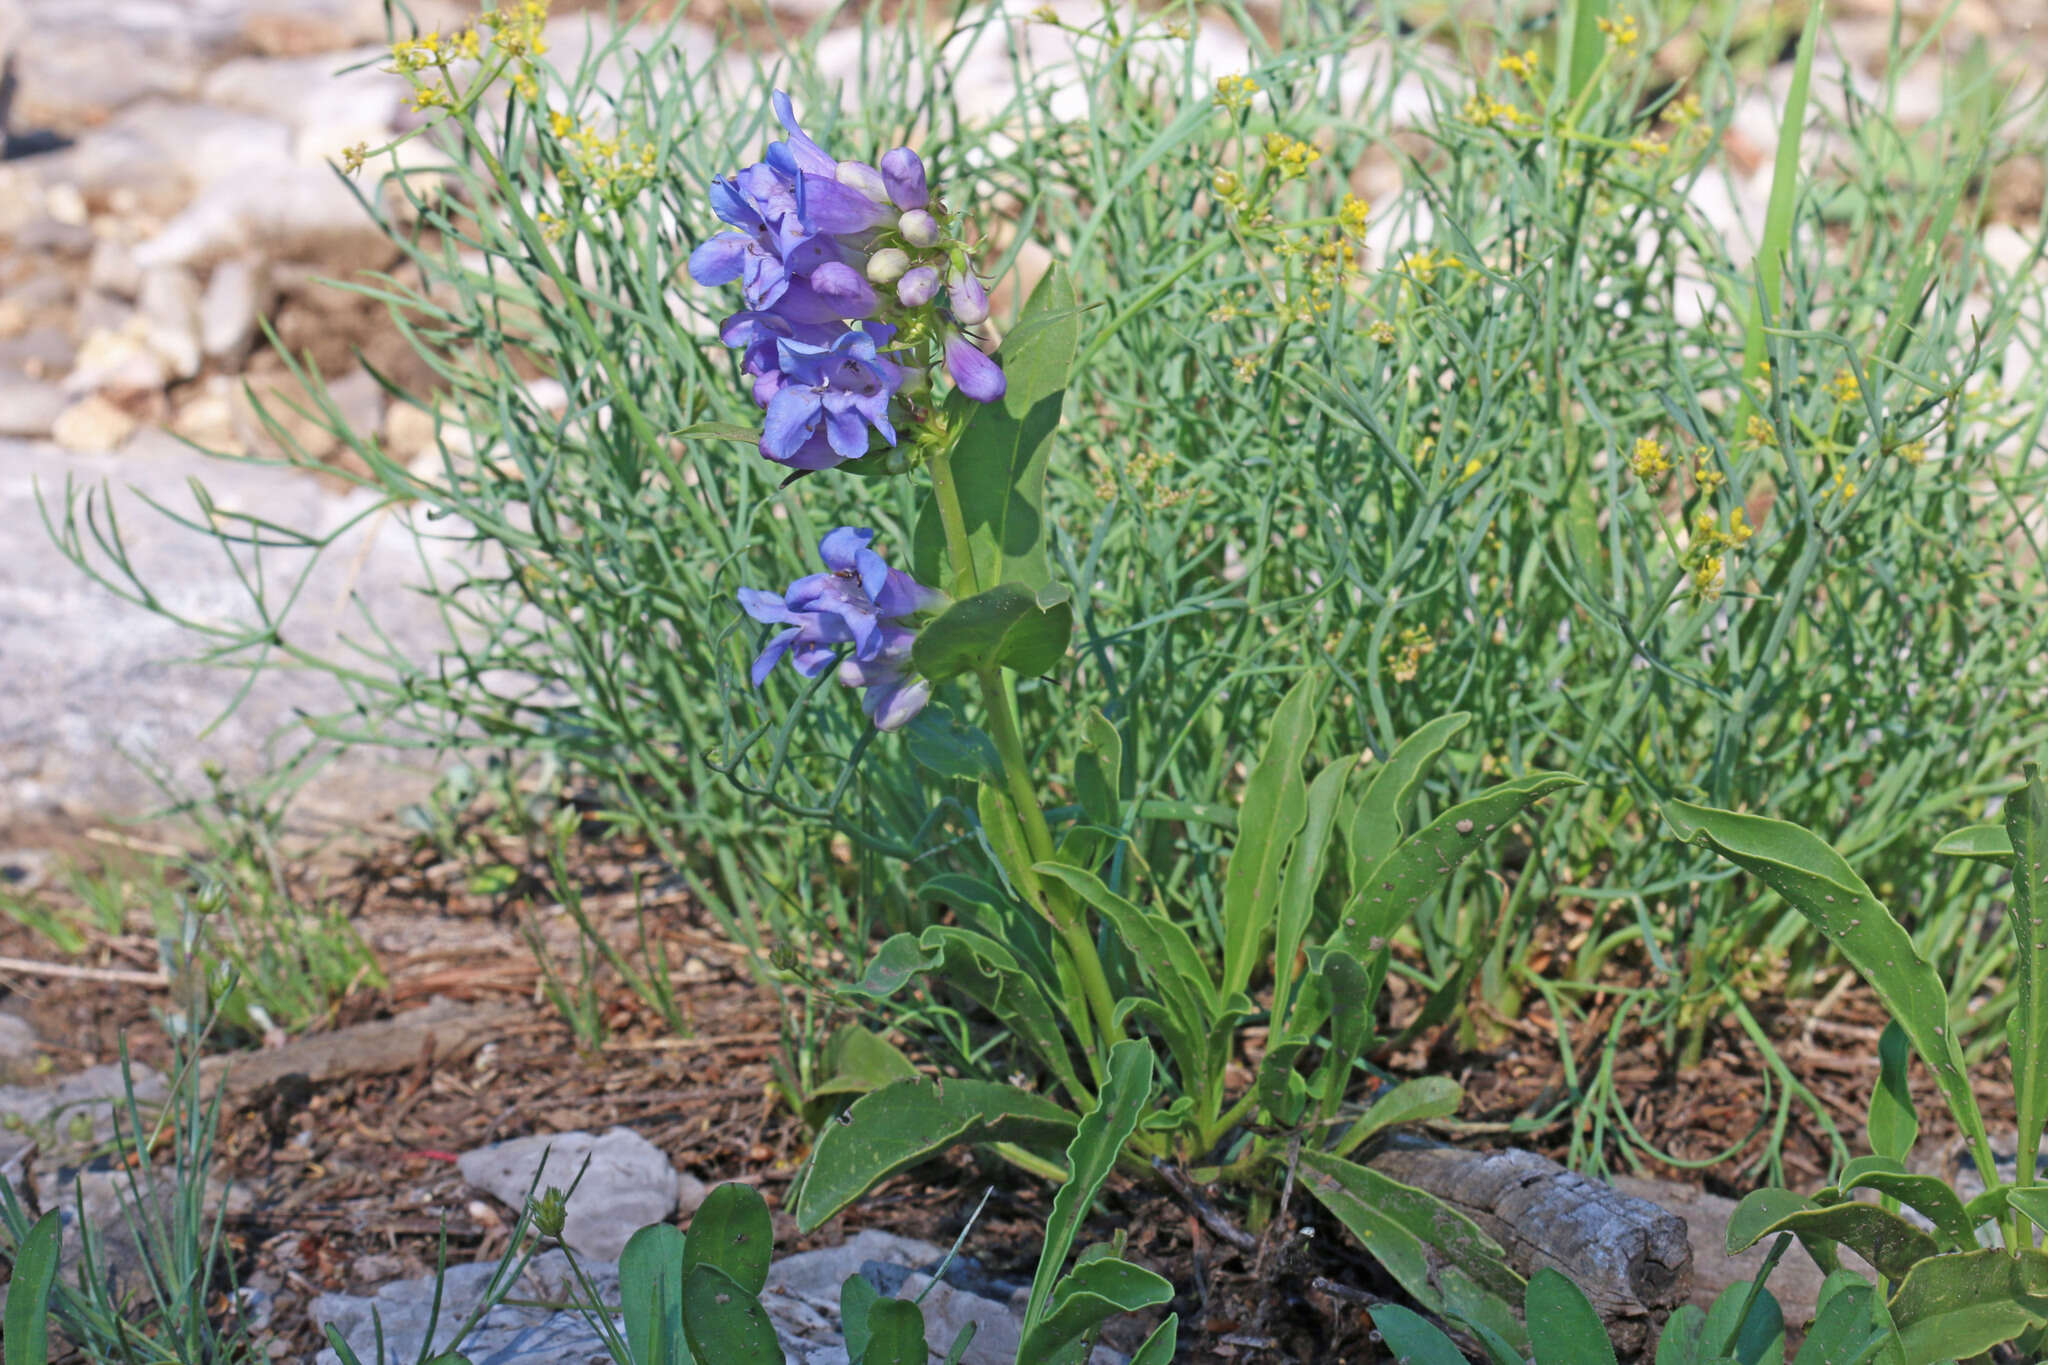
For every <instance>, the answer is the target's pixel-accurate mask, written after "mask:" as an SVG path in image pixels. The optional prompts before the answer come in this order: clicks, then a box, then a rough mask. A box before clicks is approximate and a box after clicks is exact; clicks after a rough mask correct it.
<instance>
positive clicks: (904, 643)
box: [739, 526, 945, 730]
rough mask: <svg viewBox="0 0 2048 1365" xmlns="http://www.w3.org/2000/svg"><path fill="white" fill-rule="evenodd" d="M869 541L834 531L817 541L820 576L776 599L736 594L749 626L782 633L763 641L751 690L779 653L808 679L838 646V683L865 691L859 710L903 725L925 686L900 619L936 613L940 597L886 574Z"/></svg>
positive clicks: (864, 535)
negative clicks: (914, 672)
mask: <svg viewBox="0 0 2048 1365" xmlns="http://www.w3.org/2000/svg"><path fill="white" fill-rule="evenodd" d="M874 538H875V533H874V532H873V531H870V530H868V529H867V528H866V527H859V526H841V527H840V528H838V529H837V530H835V531H832V532H830V533H829V534H827V535H826V537H825V538H824V539H823V540H821V541H819V542H818V557H819V558H820V559H822V560H823V561H824V562H825V572H824V573H817V574H811V575H809V576H808V577H805V578H799V579H798V580H797V581H796V582H794V583H792V584H790V585H789V590H788V591H787V592H784V593H781V594H779V595H778V594H776V593H772V592H761V591H759V590H757V589H754V588H742V589H740V592H739V601H740V606H741V607H742V608H743V609H744V610H745V611H746V613H747V615H749V616H751V617H753V618H754V619H755V620H756V621H759V622H761V623H762V624H764V625H781V626H787V627H788V629H786V630H783V631H780V632H778V633H777V634H775V635H774V636H773V637H772V638H770V639H769V641H768V644H767V646H766V647H765V648H763V649H762V651H761V653H760V655H759V657H757V658H756V659H755V660H754V667H753V670H752V675H751V676H752V678H753V682H754V686H756V687H759V686H760V685H761V684H762V683H763V682H765V681H766V680H767V677H768V675H769V673H771V672H773V671H774V668H775V665H776V664H778V663H780V662H781V661H782V659H783V657H784V656H785V655H787V656H789V658H790V661H791V664H792V665H793V666H794V667H795V669H796V671H797V672H798V673H800V674H802V675H803V676H804V677H806V678H815V677H817V676H818V675H819V674H821V673H823V672H824V671H825V669H826V668H827V667H829V666H830V665H831V663H832V660H833V659H834V658H835V657H837V653H838V647H839V646H842V645H851V646H853V649H852V651H851V653H849V654H848V655H847V657H846V658H845V659H844V660H843V661H842V662H841V664H840V668H839V680H840V681H841V682H842V683H844V684H845V685H846V686H848V687H859V688H864V689H866V690H867V695H866V696H865V697H864V698H862V702H861V706H862V709H863V710H864V711H866V712H867V714H868V716H869V717H870V718H871V719H873V720H874V722H875V724H876V725H877V726H879V727H880V728H882V729H884V730H894V729H899V728H901V727H902V726H904V725H906V724H908V723H909V722H910V720H911V718H912V717H913V716H915V715H916V714H917V713H918V712H919V711H920V710H921V709H923V707H924V704H925V702H926V701H927V700H928V699H929V698H930V696H931V684H930V683H928V682H926V681H925V680H924V679H922V678H913V677H912V676H911V675H910V671H909V669H910V653H911V647H912V645H913V643H914V642H915V640H916V638H917V637H916V632H915V631H913V630H912V629H911V628H910V627H909V626H907V625H904V624H902V622H903V619H904V618H905V617H910V616H915V615H917V614H918V613H920V612H928V611H935V610H937V609H938V608H939V607H940V606H941V605H943V604H944V602H945V598H944V597H943V596H942V595H941V594H939V593H936V592H934V591H932V590H931V589H930V588H927V587H925V586H924V585H923V584H921V583H919V582H918V581H917V580H916V579H914V578H912V577H911V576H910V575H909V574H907V573H904V572H903V571H902V570H901V569H892V568H890V567H889V565H888V563H887V562H886V561H885V560H884V559H883V558H882V557H881V556H880V555H879V554H876V553H875V552H874V551H873V550H871V549H869V548H868V545H869V542H871V541H872V540H874Z"/></svg>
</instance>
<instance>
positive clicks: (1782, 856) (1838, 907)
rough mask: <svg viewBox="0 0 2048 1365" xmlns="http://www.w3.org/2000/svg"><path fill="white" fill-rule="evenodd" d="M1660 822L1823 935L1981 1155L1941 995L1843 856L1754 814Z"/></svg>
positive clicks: (1701, 812) (1697, 809)
mask: <svg viewBox="0 0 2048 1365" xmlns="http://www.w3.org/2000/svg"><path fill="white" fill-rule="evenodd" d="M1664 818H1665V820H1666V821H1667V822H1669V824H1670V825H1671V827H1672V828H1673V829H1674V830H1676V831H1677V833H1678V836H1679V837H1680V838H1681V839H1685V840H1688V841H1690V842H1692V843H1696V844H1700V845H1702V846H1704V847H1708V848H1712V849H1713V850H1714V851H1715V852H1717V853H1719V854H1720V855H1721V856H1722V857H1724V858H1727V859H1728V860H1729V861H1731V862H1733V863H1735V864H1737V865H1738V866H1740V867H1742V868H1745V869H1747V870H1748V871H1750V872H1752V873H1754V874H1755V875H1756V876H1757V877H1759V878H1760V879H1761V880H1762V881H1763V883H1764V885H1766V886H1768V887H1770V888H1771V889H1772V890H1773V891H1776V892H1777V893H1778V894H1779V895H1780V896H1782V897H1784V899H1785V901H1786V903H1787V904H1789V905H1791V906H1792V907H1793V908H1794V909H1796V910H1797V911H1799V913H1800V914H1802V915H1804V916H1806V918H1807V919H1808V920H1809V921H1811V922H1812V923H1813V924H1814V925H1815V926H1816V927H1817V928H1818V929H1819V930H1820V931H1821V932H1822V933H1823V934H1825V935H1826V936H1827V938H1828V940H1829V941H1830V942H1831V943H1833V944H1834V945H1835V947H1836V948H1837V949H1839V950H1840V951H1841V953H1842V956H1844V957H1846V958H1847V959H1849V962H1850V965H1852V966H1854V967H1855V968H1856V970H1857V972H1858V973H1859V974H1860V975H1861V976H1862V977H1863V979H1864V980H1865V981H1866V982H1868V983H1869V984H1870V988H1871V989H1872V990H1874V991H1876V992H1877V996H1878V999H1879V1000H1881V1001H1882V1002H1883V1003H1884V1007H1885V1010H1886V1012H1888V1013H1889V1014H1890V1015H1891V1017H1892V1018H1893V1019H1896V1020H1897V1021H1898V1023H1899V1026H1900V1027H1901V1028H1903V1029H1904V1030H1905V1031H1906V1036H1907V1037H1908V1038H1910V1039H1912V1041H1913V1047H1914V1049H1915V1050H1916V1051H1918V1052H1919V1054H1920V1059H1921V1060H1922V1061H1924V1062H1925V1063H1927V1068H1928V1070H1930V1071H1932V1072H1933V1073H1934V1079H1935V1082H1936V1083H1937V1084H1938V1085H1940V1087H1941V1091H1942V1095H1943V1097H1944V1098H1946V1099H1947V1101H1948V1106H1949V1111H1950V1112H1951V1113H1952V1114H1953V1115H1954V1116H1955V1120H1956V1124H1957V1126H1958V1127H1960V1128H1961V1129H1962V1130H1963V1133H1964V1135H1965V1136H1967V1137H1968V1138H1969V1139H1970V1140H1971V1141H1972V1143H1973V1144H1975V1145H1977V1146H1978V1147H1982V1146H1983V1145H1984V1142H1985V1135H1984V1116H1983V1115H1982V1113H1980V1112H1979V1111H1978V1108H1977V1100H1976V1096H1975V1095H1973V1094H1972V1093H1971V1091H1970V1086H1969V1081H1968V1079H1967V1078H1966V1077H1965V1075H1964V1073H1963V1062H1962V1057H1961V1055H1960V1053H1959V1052H1958V1051H1957V1049H1956V1047H1955V1044H1954V1041H1953V1040H1952V1039H1951V1038H1950V1037H1949V1034H1948V992H1947V991H1946V990H1945V989H1943V987H1942V984H1941V978H1940V977H1939V976H1937V975H1936V974H1935V971H1934V968H1932V967H1930V966H1928V965H1927V961H1926V959H1924V958H1922V957H1921V956H1920V954H1919V952H1918V951H1917V950H1916V949H1915V948H1914V947H1913V940H1912V938H1911V936H1910V935H1908V934H1907V933H1906V931H1905V930H1904V929H1903V928H1901V927H1900V926H1899V922H1898V921H1897V920H1896V919H1893V918H1892V914H1891V912H1890V911H1889V910H1887V909H1885V908H1884V906H1883V905H1881V904H1880V903H1879V902H1878V899H1877V897H1875V896H1873V895H1871V893H1870V888H1869V887H1868V886H1865V885H1864V884H1863V879H1862V878H1861V877H1859V876H1857V875H1856V873H1855V871H1854V869H1852V868H1851V867H1850V866H1849V864H1848V863H1846V862H1844V861H1843V860H1842V857H1841V855H1840V854H1838V853H1836V852H1835V851H1834V850H1833V849H1831V848H1829V847H1828V846H1827V845H1826V844H1825V843H1823V842H1822V841H1821V840H1819V839H1817V838H1815V837H1814V836H1813V835H1811V834H1808V833H1807V832H1806V831H1805V830H1803V829H1800V828H1799V827H1798V826H1796V825H1788V824H1786V823H1785V822H1784V821H1782V820H1772V819H1768V818H1766V817H1764V816H1760V815H1737V814H1735V813H1734V812H1732V811H1722V810H1713V809H1710V808H1708V807H1705V806H1694V805H1689V804H1687V803H1686V802H1683V801H1673V802H1671V803H1669V804H1668V805H1667V806H1666V807H1665V808H1664Z"/></svg>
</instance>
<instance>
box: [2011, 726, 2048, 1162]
mask: <svg viewBox="0 0 2048 1365" xmlns="http://www.w3.org/2000/svg"><path fill="white" fill-rule="evenodd" d="M2026 775H2027V780H2026V783H2025V785H2024V786H2022V787H2021V788H2020V789H2019V790H2018V791H2016V792H2014V793H2013V794H2012V795H2011V796H2010V797H2008V798H2006V803H2005V833H2006V837H2007V839H2008V840H2009V841H2010V842H2011V844H2012V886H2011V888H2010V890H2009V892H2008V902H2007V905H2006V922H2007V923H2008V924H2009V925H2011V926H2012V938H2013V946H2014V948H2015V950H2016V951H2015V954H2014V957H2013V975H2015V976H2016V977H2018V978H2019V1003H2018V1004H2016V1005H2015V1006H2014V1007H2013V1011H2012V1013H2011V1014H2009V1015H2007V1016H2006V1019H2005V1037H2006V1043H2007V1046H2008V1047H2009V1049H2010V1051H2011V1054H2012V1080H2013V1101H2014V1104H2015V1106H2016V1107H2017V1108H2018V1109H2019V1128H2018V1131H2019V1148H2018V1150H2019V1153H2020V1160H2019V1166H2018V1168H2017V1169H2016V1170H2015V1171H2014V1173H2013V1174H2014V1183H2015V1184H2017V1185H2018V1186H2019V1187H2020V1188H2021V1189H2025V1188H2027V1187H2028V1186H2030V1185H2032V1184H2033V1183H2034V1181H2035V1179H2036V1178H2037V1172H2036V1165H2037V1163H2036V1161H2035V1153H2037V1152H2039V1151H2040V1150H2041V1129H2042V1128H2043V1126H2044V1125H2048V1074H2044V1073H2048V928H2044V927H2043V924H2042V920H2043V918H2044V917H2048V787H2043V786H2042V783H2041V770H2040V769H2039V768H2037V767H2036V766H2035V765H2033V764H2031V763H2029V764H2028V765H2027V767H2026Z"/></svg>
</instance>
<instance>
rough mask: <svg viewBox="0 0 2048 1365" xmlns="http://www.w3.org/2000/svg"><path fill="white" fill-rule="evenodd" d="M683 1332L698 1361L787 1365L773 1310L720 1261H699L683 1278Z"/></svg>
mask: <svg viewBox="0 0 2048 1365" xmlns="http://www.w3.org/2000/svg"><path fill="white" fill-rule="evenodd" d="M683 1332H684V1335H686V1336H687V1337H688V1338H689V1341H690V1353H691V1354H692V1355H694V1356H695V1357H696V1358H697V1359H698V1360H703V1361H712V1360H715V1361H717V1362H718V1363H719V1365H728V1362H729V1363H730V1365H783V1356H782V1343H781V1342H779V1341H777V1340H776V1339H775V1324H774V1323H773V1322H772V1321H770V1320H769V1317H768V1310H767V1309H765V1308H763V1307H762V1306H761V1300H760V1299H758V1298H756V1297H755V1296H754V1295H753V1294H752V1293H750V1292H748V1291H747V1290H745V1289H743V1288H741V1287H740V1285H739V1283H738V1282H737V1281H735V1280H734V1279H733V1277H732V1276H730V1275H728V1274H726V1273H725V1272H724V1271H723V1270H720V1269H719V1268H718V1267H717V1266H715V1265H710V1264H703V1265H697V1266H694V1267H692V1268H691V1270H690V1272H689V1273H688V1274H687V1275H685V1276H684V1277H683Z"/></svg>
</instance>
